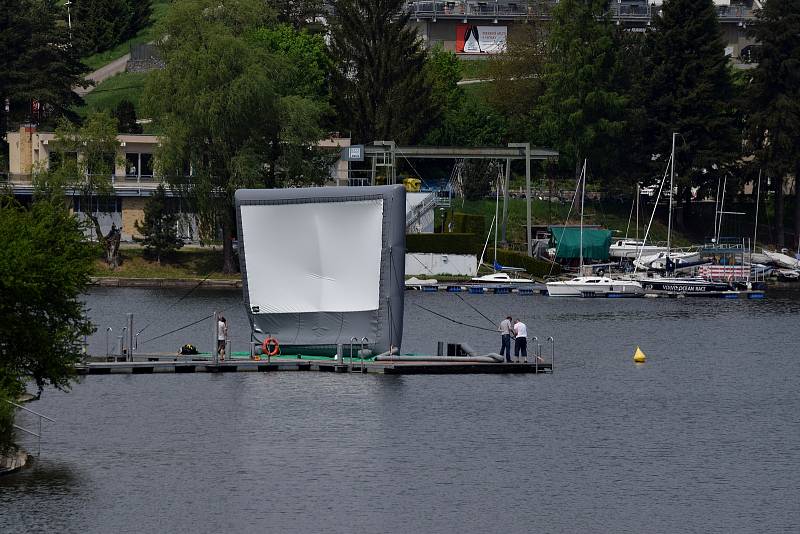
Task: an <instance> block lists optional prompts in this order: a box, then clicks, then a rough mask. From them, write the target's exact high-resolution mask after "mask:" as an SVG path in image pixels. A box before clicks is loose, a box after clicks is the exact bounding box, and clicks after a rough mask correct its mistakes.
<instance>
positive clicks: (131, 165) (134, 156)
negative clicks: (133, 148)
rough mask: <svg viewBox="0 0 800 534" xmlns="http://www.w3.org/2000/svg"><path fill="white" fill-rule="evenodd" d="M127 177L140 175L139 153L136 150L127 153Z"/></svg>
mask: <svg viewBox="0 0 800 534" xmlns="http://www.w3.org/2000/svg"><path fill="white" fill-rule="evenodd" d="M125 177H126V178H138V177H139V154H138V153H136V152H133V153H130V152H129V153H127V154H125Z"/></svg>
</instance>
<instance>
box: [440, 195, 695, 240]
mask: <svg viewBox="0 0 800 534" xmlns="http://www.w3.org/2000/svg"><path fill="white" fill-rule="evenodd" d="M569 208H570V206H569V204H568V203H559V202H547V201H544V200H538V199H536V200H533V201H531V218H532V223H533V224H534V225H548V224H564V221H565V220H566V218H567V213H568V212H569ZM502 209H503V206H502V202H501V204H500V217H501V218H502ZM585 209H586V214H585V217H584V224H586V225H592V224H596V225H600V226H602V227H604V228H608V229H609V230H611V231H612V232H613V236H614V237H625V229H626V227H627V226H628V216H629V214H630V206H624V205H622V204H620V203H597V202H587V205H586V208H585ZM451 210H452V211H460V212H464V213H471V214H477V215H483V217H484V220H485V226H486V231H487V232H488V231H489V226H490V225H491V223H492V218H493V217H494V213H495V202H494V200H489V199H486V200H467V201H464V203H463V205H462V202H461V200H455V201H454V202H453V206H452V208H451ZM436 217H437V220H436V225H437V228H441V218H440V217H441V212H437V214H436ZM640 217H642V216H640ZM526 219H527V211H526V205H525V200H524V199H514V198H512V199H509V203H508V228H507V237H508V240H509V241H512V242H518V243H524V242H525V224H526ZM579 223H580V214H579V213H578V212H577V211H576V210H574V209H573V210H572V214H571V215H570V218H569V221H568V224H576V225H577V224H579ZM633 224H635V223H632V225H633ZM646 225H647V221H645V220H642V219H641V218H640V220H639V237H640V238H643V237H644V232H645V229H646ZM635 233H636V231H635V228H634V227H633V226H631V228H630V229H629V231H628V235H629V236H631V237H633V236H634V235H635ZM666 239H667V226H666V224H664V223H662V222H661V221H658V220H656V221H654V222H653V227H652V228H651V230H650V236H649V237H648V241H651V242H654V241H666ZM672 242H673V243H674V244H675V246H688V245H690V244H691V241H690V240H689V239H688V238H686V237H685V236H683V235H682V234H679V233H677V232H675V231H674V230H673V232H672Z"/></svg>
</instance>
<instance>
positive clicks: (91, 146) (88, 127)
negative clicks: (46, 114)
mask: <svg viewBox="0 0 800 534" xmlns="http://www.w3.org/2000/svg"><path fill="white" fill-rule="evenodd" d="M117 148H118V142H117V121H116V120H114V119H113V118H112V117H111V115H109V114H108V113H107V112H98V113H92V114H90V115H89V116H88V117H87V118H86V120H85V121H84V123H83V125H80V126H79V125H77V124H75V123H73V122H70V121H69V120H67V119H65V118H62V119H60V120H59V123H58V127H57V128H56V131H55V139H54V142H53V147H52V149H51V150H52V152H53V153H54V154H55V158H54V160H53V162H52V163H51V165H50V168H49V169H47V170H42V169H37V172H36V173H35V176H34V185H35V187H36V192H37V196H38V197H40V198H51V199H60V201H62V202H63V201H64V200H65V198H66V199H68V200H69V201H70V202H71V203H72V207H73V209H75V210H76V211H80V212H81V213H82V214H83V216H85V217H86V218H87V219H88V220H89V221H90V222H91V225H92V228H93V229H94V232H95V236H96V238H97V241H98V242H99V243H100V244H101V245H102V246H103V249H104V251H105V255H106V262H107V263H108V264H109V265H110V266H111V268H112V269H113V268H116V267H117V264H118V260H119V255H118V253H119V241H120V232H119V229H117V228H116V227H114V226H113V225H112V228H111V230H110V231H109V232H108V233H107V234H104V233H103V231H102V230H101V229H100V222H99V220H98V218H97V215H98V211H97V206H99V205H100V204H101V203H102V201H103V200H105V199H107V198H108V197H109V196H111V195H112V194H113V185H112V181H111V177H112V175H113V174H114V170H115V166H116V163H117V160H116V156H117ZM68 193H69V195H67V194H68Z"/></svg>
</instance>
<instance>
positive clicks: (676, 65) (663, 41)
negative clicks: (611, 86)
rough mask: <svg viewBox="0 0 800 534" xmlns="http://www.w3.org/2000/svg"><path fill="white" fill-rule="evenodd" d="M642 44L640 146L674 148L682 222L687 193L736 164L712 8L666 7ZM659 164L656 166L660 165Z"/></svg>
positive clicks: (693, 4)
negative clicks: (643, 127)
mask: <svg viewBox="0 0 800 534" xmlns="http://www.w3.org/2000/svg"><path fill="white" fill-rule="evenodd" d="M653 26H654V29H653V31H651V32H650V33H649V34H648V35H647V39H646V43H645V54H646V58H647V61H646V65H645V68H644V69H643V76H642V79H641V80H640V82H641V86H642V89H643V92H642V95H641V96H642V101H643V102H644V104H645V107H646V109H647V123H648V134H649V135H647V142H649V144H650V146H651V147H652V152H653V153H660V154H662V155H665V154H669V152H670V147H671V142H672V141H671V140H672V133H673V132H678V133H680V137H679V138H678V142H677V144H676V145H677V146H676V158H675V159H676V161H675V169H676V177H677V181H678V189H679V191H678V194H679V197H678V198H679V201H680V202H683V203H685V206H686V209H685V210H682V211H681V212H680V214H679V217H678V223H679V225H681V224H682V223H683V220H682V217H685V216H686V215H688V213H687V212H688V211H689V210H690V206H691V204H690V201H691V188H692V186H700V187H702V186H707V185H709V184H711V183H713V184H714V186H716V183H717V182H716V179H717V177H718V176H720V173H722V172H724V168H725V166H726V165H728V164H730V163H732V162H733V161H735V160H736V159H737V158H738V157H739V155H740V154H739V145H740V139H741V136H740V132H739V130H738V129H737V126H736V118H735V117H734V114H733V111H732V110H733V106H732V99H733V85H732V82H731V76H730V72H729V71H728V58H727V57H726V56H725V44H724V41H723V39H722V31H721V29H720V26H719V21H718V20H717V13H716V8H715V7H714V3H713V2H712V0H666V1H665V2H664V5H663V8H662V10H661V13H660V14H659V15H657V16H656V17H654V20H653ZM661 161H662V164H663V159H662V160H661Z"/></svg>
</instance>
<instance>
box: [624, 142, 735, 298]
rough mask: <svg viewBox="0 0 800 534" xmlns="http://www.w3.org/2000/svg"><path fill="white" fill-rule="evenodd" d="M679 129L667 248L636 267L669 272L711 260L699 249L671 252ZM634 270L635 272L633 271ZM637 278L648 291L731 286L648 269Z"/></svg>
mask: <svg viewBox="0 0 800 534" xmlns="http://www.w3.org/2000/svg"><path fill="white" fill-rule="evenodd" d="M677 135H678V134H677V133H673V134H672V153H671V155H670V159H669V171H670V180H669V187H670V195H669V210H668V213H669V215H668V219H667V251H666V252H660V253H658V254H656V255H653V256H650V257H640V258H637V259H636V260H635V261H634V262H633V264H634V266H636V267H637V268H649V269H657V270H662V271H663V270H665V271H668V272H675V271H680V270H681V269H688V268H692V267H695V266H697V265H701V264H703V263H708V261H707V260H703V258H702V257H701V255H700V252H699V251H696V252H672V251H671V250H670V246H669V245H670V240H671V236H672V204H673V200H672V199H673V195H672V192H673V191H674V189H673V187H674V186H673V183H674V179H675V138H676V137H677ZM666 178H667V174H666V170H665V171H664V177H663V178H662V180H661V187H660V188H659V191H658V196H657V197H656V204H655V206H654V207H653V214H652V215H651V216H650V224H649V225H648V227H647V231H646V232H645V241H646V240H647V236H648V235H649V233H650V225H652V222H653V217H654V216H655V210H656V208H657V207H658V199H659V198H660V196H661V190H662V189H663V187H664V182H665V181H666ZM634 274H635V273H634ZM638 279H639V280H640V281H641V283H642V287H644V290H645V291H646V292H647V293H655V294H658V293H681V294H686V295H698V294H703V293H716V292H720V291H729V290H731V289H732V286H731V285H730V284H728V283H726V282H723V281H712V280H708V279H706V278H702V277H680V276H677V277H673V276H658V275H657V276H653V274H652V273H645V274H643V275H640V276H639V277H638Z"/></svg>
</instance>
